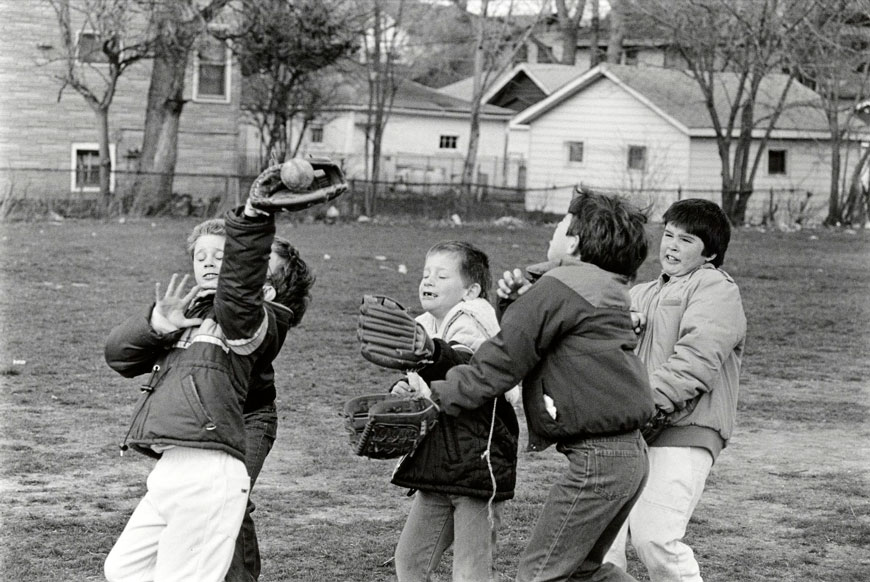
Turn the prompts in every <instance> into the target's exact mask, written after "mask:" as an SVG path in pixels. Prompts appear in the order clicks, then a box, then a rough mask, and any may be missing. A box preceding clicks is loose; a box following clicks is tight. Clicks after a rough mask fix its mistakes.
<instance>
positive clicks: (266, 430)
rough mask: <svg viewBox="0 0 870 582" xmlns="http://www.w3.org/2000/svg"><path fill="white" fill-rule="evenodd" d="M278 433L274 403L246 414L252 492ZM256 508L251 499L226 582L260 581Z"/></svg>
mask: <svg viewBox="0 0 870 582" xmlns="http://www.w3.org/2000/svg"><path fill="white" fill-rule="evenodd" d="M277 432H278V411H277V410H276V408H275V404H274V403H273V404H269V405H267V406H264V407H263V408H260V409H259V410H255V411H253V412H249V413H248V414H246V415H245V467H246V468H247V470H248V475H249V476H250V477H251V490H252V493H253V489H254V484H255V483H256V481H257V477H258V476H259V475H260V470H261V469H262V468H263V463H264V462H265V461H266V457H267V456H268V455H269V451H271V450H272V445H273V444H274V443H275V437H276V435H277ZM254 509H255V505H254V502H253V501H252V500H251V497H250V496H249V497H248V506H247V508H246V509H245V517H244V519H242V527H241V529H240V530H239V537H237V538H236V548H235V551H234V553H233V561H232V563H231V564H230V570H229V572H227V577H226V582H256V580H257V578H259V577H260V545H259V543H258V542H257V532H256V530H255V528H254V519H253V518H252V517H251V513H253V512H254Z"/></svg>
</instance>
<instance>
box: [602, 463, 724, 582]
mask: <svg viewBox="0 0 870 582" xmlns="http://www.w3.org/2000/svg"><path fill="white" fill-rule="evenodd" d="M649 465H650V472H649V479H648V480H647V483H646V487H644V489H643V493H642V494H641V496H640V499H639V500H638V502H637V504H636V505H635V506H634V508H633V509H632V510H631V513H629V515H628V519H627V520H626V522H625V524H624V525H623V526H622V529H621V530H620V532H619V536H617V538H616V540H615V541H614V542H613V547H612V548H611V549H610V551H609V552H608V553H607V556H606V557H605V559H606V560H607V561H608V562H613V563H614V564H616V565H618V566H622V567H625V562H626V560H625V542H626V538H627V537H628V538H631V545H633V546H634V549H635V550H636V551H637V555H638V557H639V558H640V560H641V561H642V562H643V564H644V566H646V569H647V572H648V573H649V578H650V580H651V581H652V582H702V579H701V569H700V567H699V566H698V562H697V560H695V554H694V552H692V548H690V547H689V546H687V545H686V544H685V543H683V537H684V536H685V535H686V527H687V526H688V525H689V520H690V519H691V518H692V513H694V511H695V507H697V505H698V501H699V500H700V499H701V493H703V491H704V485H705V484H706V482H707V476H708V475H709V474H710V468H711V467H712V466H713V457H712V456H711V455H710V452H709V451H708V450H707V449H703V448H701V447H651V448H650V450H649Z"/></svg>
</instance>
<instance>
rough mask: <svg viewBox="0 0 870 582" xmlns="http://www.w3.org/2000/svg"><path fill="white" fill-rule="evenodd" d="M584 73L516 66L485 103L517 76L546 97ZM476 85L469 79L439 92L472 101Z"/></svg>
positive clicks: (565, 68)
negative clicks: (473, 87)
mask: <svg viewBox="0 0 870 582" xmlns="http://www.w3.org/2000/svg"><path fill="white" fill-rule="evenodd" d="M582 73H583V69H580V68H579V67H574V66H571V65H557V64H550V63H521V64H519V65H516V66H515V67H514V68H512V69H511V70H510V71H508V72H507V73H505V74H503V75H502V76H501V77H499V78H498V79H496V81H495V83H493V85H492V86H491V87H490V88H489V90H488V91H487V92H486V93H485V94H484V96H483V102H484V103H486V102H488V101H489V100H490V99H492V97H494V96H495V95H496V94H497V93H498V92H499V91H501V90H502V89H503V88H504V87H505V86H506V85H507V84H508V83H509V82H510V81H511V80H512V79H515V78H516V77H517V75H520V74H525V75H526V76H528V78H529V79H531V80H532V82H534V83H535V85H537V87H538V88H539V89H540V90H541V91H542V92H543V93H544V94H546V95H551V94H552V93H553V92H554V91H556V90H557V89H558V88H559V87H561V86H563V85H564V84H565V83H568V82H569V81H571V80H572V79H576V78H577V77H578V76H579V75H581V74H582ZM473 83H474V78H473V77H468V78H465V79H462V80H461V81H457V82H456V83H451V84H450V85H446V86H444V87H441V88H440V89H438V91H439V92H441V93H444V94H445V95H452V96H453V97H458V98H460V99H465V100H471V94H472V86H473Z"/></svg>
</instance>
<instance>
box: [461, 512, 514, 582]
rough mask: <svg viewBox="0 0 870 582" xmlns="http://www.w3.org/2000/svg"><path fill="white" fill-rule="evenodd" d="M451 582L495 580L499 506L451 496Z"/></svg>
mask: <svg viewBox="0 0 870 582" xmlns="http://www.w3.org/2000/svg"><path fill="white" fill-rule="evenodd" d="M452 500H453V506H454V508H455V510H454V513H453V532H454V534H453V582H491V581H492V580H493V579H494V573H495V572H494V568H495V549H496V534H497V532H498V526H499V524H500V522H501V506H502V503H493V505H492V521H491V522H490V512H489V503H488V501H487V500H486V499H480V498H476V497H464V496H453V497H452Z"/></svg>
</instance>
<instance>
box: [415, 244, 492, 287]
mask: <svg viewBox="0 0 870 582" xmlns="http://www.w3.org/2000/svg"><path fill="white" fill-rule="evenodd" d="M433 253H453V254H455V255H457V256H458V257H459V274H460V275H461V276H462V282H463V283H465V285H467V286H469V287H470V286H471V285H473V284H474V283H477V284H478V285H480V295H479V297H481V298H483V299H488V298H489V297H488V295H489V288H490V287H492V274H491V273H490V272H489V257H487V256H486V253H485V252H483V251H482V250H480V249H479V248H477V247H476V246H474V245H473V244H471V243H467V242H464V241H459V240H447V241H442V242H439V243H436V244H434V245H432V247H431V248H430V249H429V250H428V251H426V256H427V257H428V256H429V255H431V254H433Z"/></svg>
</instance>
